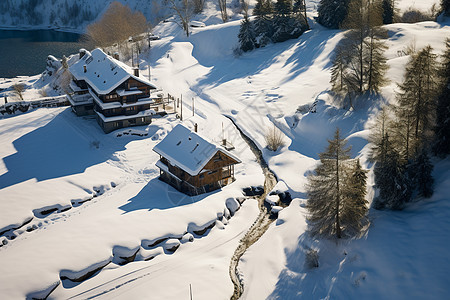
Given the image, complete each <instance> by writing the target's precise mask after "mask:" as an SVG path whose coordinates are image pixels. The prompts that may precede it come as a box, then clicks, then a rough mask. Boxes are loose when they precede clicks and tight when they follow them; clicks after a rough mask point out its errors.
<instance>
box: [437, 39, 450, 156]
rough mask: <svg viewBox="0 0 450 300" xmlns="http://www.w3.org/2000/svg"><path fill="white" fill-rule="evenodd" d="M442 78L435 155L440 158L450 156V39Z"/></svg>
mask: <svg viewBox="0 0 450 300" xmlns="http://www.w3.org/2000/svg"><path fill="white" fill-rule="evenodd" d="M442 58H443V61H442V68H441V72H440V73H441V77H442V87H441V89H440V95H439V97H438V99H437V106H436V126H435V128H434V132H435V137H434V145H433V153H434V154H435V155H437V156H439V157H445V156H447V155H449V154H450V39H447V40H446V50H445V53H444V55H443V57H442Z"/></svg>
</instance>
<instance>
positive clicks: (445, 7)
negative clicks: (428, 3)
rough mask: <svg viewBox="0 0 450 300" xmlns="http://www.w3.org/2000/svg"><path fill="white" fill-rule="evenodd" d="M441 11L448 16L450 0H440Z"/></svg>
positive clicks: (449, 13)
mask: <svg viewBox="0 0 450 300" xmlns="http://www.w3.org/2000/svg"><path fill="white" fill-rule="evenodd" d="M441 7H442V11H443V12H444V14H445V15H446V16H450V0H441Z"/></svg>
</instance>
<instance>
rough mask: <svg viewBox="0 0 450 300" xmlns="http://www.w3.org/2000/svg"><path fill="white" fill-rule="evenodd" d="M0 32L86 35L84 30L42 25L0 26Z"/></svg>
mask: <svg viewBox="0 0 450 300" xmlns="http://www.w3.org/2000/svg"><path fill="white" fill-rule="evenodd" d="M0 30H15V31H32V30H53V31H59V32H67V33H76V34H80V35H84V34H86V30H81V29H79V28H70V27H56V26H50V25H42V26H40V25H39V26H26V25H19V26H12V25H11V26H5V25H2V26H0Z"/></svg>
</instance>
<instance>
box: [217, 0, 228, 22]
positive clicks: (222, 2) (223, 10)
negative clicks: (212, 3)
mask: <svg viewBox="0 0 450 300" xmlns="http://www.w3.org/2000/svg"><path fill="white" fill-rule="evenodd" d="M219 8H220V16H221V17H222V21H223V22H224V23H225V22H227V21H228V12H227V0H219Z"/></svg>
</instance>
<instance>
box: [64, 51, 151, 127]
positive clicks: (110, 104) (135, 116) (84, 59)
mask: <svg viewBox="0 0 450 300" xmlns="http://www.w3.org/2000/svg"><path fill="white" fill-rule="evenodd" d="M116 58H117V59H115V58H113V57H111V56H109V55H107V54H105V53H104V52H103V51H102V50H101V49H98V48H97V49H95V50H93V51H92V52H89V51H87V50H84V49H81V50H80V53H79V60H78V61H77V62H76V63H74V64H72V65H71V66H70V67H69V71H70V73H71V74H72V76H73V78H72V81H71V82H70V85H69V86H70V89H71V90H72V91H71V93H70V95H69V97H68V98H69V101H70V103H71V106H72V110H73V111H74V112H75V114H77V115H78V116H82V115H89V114H95V116H96V119H97V122H98V123H99V125H100V126H101V127H102V129H103V130H104V131H105V132H106V133H108V132H111V131H113V130H116V129H119V128H123V127H128V126H135V125H146V124H150V123H151V120H152V114H154V113H155V112H154V110H152V109H151V108H150V107H151V105H152V104H154V99H152V98H151V96H150V91H151V90H155V89H156V86H155V85H153V84H152V83H151V82H150V81H148V80H147V79H145V78H143V77H142V76H141V77H140V76H139V69H138V68H135V69H134V70H133V69H131V68H130V67H129V66H127V65H125V64H124V63H122V62H120V61H119V60H118V57H116Z"/></svg>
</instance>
